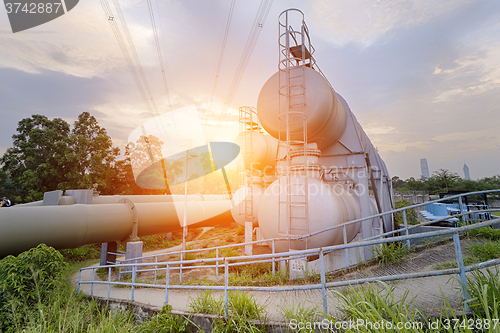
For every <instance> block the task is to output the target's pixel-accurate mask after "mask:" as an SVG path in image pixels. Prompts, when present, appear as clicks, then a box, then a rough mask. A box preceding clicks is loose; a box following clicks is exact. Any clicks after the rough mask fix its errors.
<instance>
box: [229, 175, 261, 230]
mask: <svg viewBox="0 0 500 333" xmlns="http://www.w3.org/2000/svg"><path fill="white" fill-rule="evenodd" d="M262 192H263V189H262V186H258V185H251V191H250V187H249V186H243V187H240V188H239V189H238V191H236V192H235V193H234V195H233V199H232V205H231V215H232V216H233V219H234V220H235V221H236V222H237V223H238V224H239V225H241V226H243V227H244V226H245V198H248V200H252V224H253V227H254V228H255V227H256V226H258V219H257V217H258V214H259V203H260V199H261V197H262Z"/></svg>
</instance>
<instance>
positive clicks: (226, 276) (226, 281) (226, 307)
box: [224, 258, 229, 318]
mask: <svg viewBox="0 0 500 333" xmlns="http://www.w3.org/2000/svg"><path fill="white" fill-rule="evenodd" d="M224 272H225V273H224V318H227V316H228V311H229V295H228V292H227V285H228V284H229V266H228V264H227V258H224Z"/></svg>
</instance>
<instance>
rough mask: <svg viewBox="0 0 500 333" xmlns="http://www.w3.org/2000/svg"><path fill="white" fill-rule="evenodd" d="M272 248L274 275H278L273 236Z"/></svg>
mask: <svg viewBox="0 0 500 333" xmlns="http://www.w3.org/2000/svg"><path fill="white" fill-rule="evenodd" d="M272 250H273V277H275V276H276V259H275V258H274V254H275V249H274V238H273V246H272Z"/></svg>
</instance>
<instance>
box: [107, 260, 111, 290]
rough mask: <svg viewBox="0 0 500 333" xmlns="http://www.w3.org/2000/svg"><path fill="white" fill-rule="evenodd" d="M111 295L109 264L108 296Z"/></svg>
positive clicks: (109, 269)
mask: <svg viewBox="0 0 500 333" xmlns="http://www.w3.org/2000/svg"><path fill="white" fill-rule="evenodd" d="M110 295H111V266H109V267H108V298H109V296H110Z"/></svg>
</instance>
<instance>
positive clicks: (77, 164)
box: [64, 112, 120, 194]
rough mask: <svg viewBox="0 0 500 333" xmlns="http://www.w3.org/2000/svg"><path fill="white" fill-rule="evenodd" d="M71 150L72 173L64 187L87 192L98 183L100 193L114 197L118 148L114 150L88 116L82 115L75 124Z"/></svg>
mask: <svg viewBox="0 0 500 333" xmlns="http://www.w3.org/2000/svg"><path fill="white" fill-rule="evenodd" d="M70 148H71V151H72V152H71V155H70V156H71V172H70V173H69V174H68V175H67V182H65V183H64V187H65V188H67V189H69V188H73V189H88V188H92V187H93V185H94V184H97V185H98V189H99V191H100V192H101V193H102V194H116V189H115V188H114V186H113V185H114V184H115V182H114V181H113V179H114V178H116V177H117V170H116V169H115V164H116V158H117V156H118V155H119V153H120V149H119V148H117V147H113V142H112V140H111V138H110V137H109V136H108V134H107V132H106V129H104V128H102V127H100V126H99V124H98V123H97V120H96V119H95V117H94V116H92V115H90V113H88V112H83V113H82V114H80V115H79V116H78V119H77V120H76V121H75V123H74V125H73V130H72V131H71V136H70Z"/></svg>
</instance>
